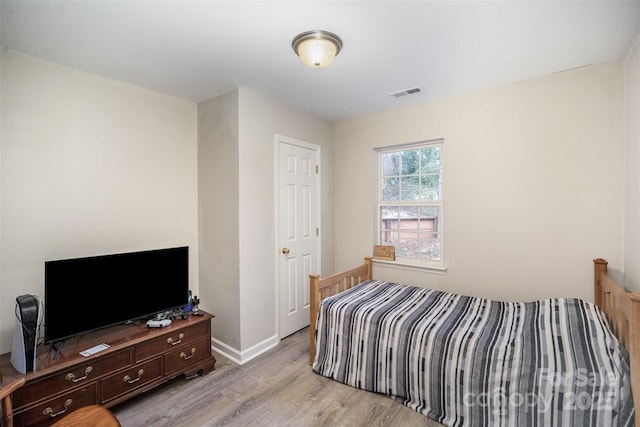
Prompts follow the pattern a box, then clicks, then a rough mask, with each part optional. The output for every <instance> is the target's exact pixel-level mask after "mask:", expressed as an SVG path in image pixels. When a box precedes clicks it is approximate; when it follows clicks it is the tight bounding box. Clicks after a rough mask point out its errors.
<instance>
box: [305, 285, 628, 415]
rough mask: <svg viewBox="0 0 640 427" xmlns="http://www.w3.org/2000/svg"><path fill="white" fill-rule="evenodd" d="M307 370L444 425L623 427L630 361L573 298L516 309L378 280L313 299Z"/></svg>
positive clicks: (595, 313)
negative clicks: (312, 346)
mask: <svg viewBox="0 0 640 427" xmlns="http://www.w3.org/2000/svg"><path fill="white" fill-rule="evenodd" d="M313 370H314V371H315V372H317V373H319V374H321V375H323V376H326V377H329V378H333V379H335V380H337V381H339V382H342V383H344V384H348V385H350V386H353V387H357V388H361V389H364V390H369V391H373V392H378V393H383V394H386V395H388V396H390V397H392V398H394V399H396V400H398V401H400V402H402V403H403V404H404V405H406V406H408V407H410V408H412V409H414V410H416V411H418V412H420V413H422V414H424V415H426V416H428V417H429V418H432V419H434V420H435V421H437V422H439V423H441V424H444V425H447V426H580V427H582V426H598V427H600V426H632V425H633V420H634V410H633V400H632V398H631V387H630V382H629V376H630V372H629V358H628V354H627V352H626V350H625V349H624V347H622V345H621V344H620V343H619V342H618V340H617V339H616V337H615V336H614V335H613V333H612V332H611V330H610V329H609V326H608V324H607V321H606V319H605V317H604V314H603V313H602V312H601V311H600V310H599V309H598V308H597V307H596V306H595V305H593V304H591V303H589V302H586V301H583V300H579V299H548V300H542V301H535V302H528V303H515V302H513V303H512V302H499V301H493V300H488V299H482V298H474V297H466V296H461V295H456V294H451V293H446V292H440V291H434V290H429V289H423V288H417V287H412V286H406V285H398V284H394V283H389V282H382V281H369V282H365V283H363V284H361V285H359V286H357V287H355V288H352V289H350V290H348V291H345V292H343V293H341V294H339V295H335V296H332V297H329V298H327V299H325V300H323V301H322V304H321V306H320V311H319V313H318V321H317V326H316V357H315V360H314V363H313Z"/></svg>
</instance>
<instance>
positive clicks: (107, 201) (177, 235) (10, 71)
mask: <svg viewBox="0 0 640 427" xmlns="http://www.w3.org/2000/svg"><path fill="white" fill-rule="evenodd" d="M1 55H2V57H1V64H2V65H1V69H0V71H1V86H0V90H1V98H2V99H1V108H2V114H1V134H0V136H1V139H2V142H1V146H0V152H1V153H2V164H1V166H2V184H1V196H2V197H1V199H2V211H1V217H0V230H1V236H0V246H1V250H0V260H1V262H2V265H1V275H0V352H7V351H10V350H11V348H10V347H11V339H12V335H13V327H14V306H15V298H16V296H18V295H22V294H25V293H33V294H37V295H39V296H40V297H44V292H43V280H44V261H45V260H51V259H61V258H69V257H81V256H89V255H98V254H106V253H114V252H124V251H130V250H140V249H152V248H160V247H170V246H177V245H189V246H190V248H191V256H190V258H191V259H190V286H191V288H192V289H193V290H195V291H196V292H197V291H198V246H197V243H198V240H197V157H196V156H197V133H196V129H197V106H196V105H195V104H194V103H190V102H186V101H182V100H178V99H176V98H172V97H170V96H166V95H162V94H159V93H154V92H151V91H147V90H144V89H141V88H138V87H134V86H130V85H127V84H124V83H121V82H118V81H115V80H110V79H107V78H103V77H100V76H96V75H92V74H88V73H85V72H82V71H79V70H76V69H71V68H67V67H63V66H60V65H56V64H53V63H50V62H47V61H43V60H41V59H38V58H35V57H32V56H28V55H24V54H21V53H17V52H14V51H11V50H7V49H3V50H2V51H1ZM69 297H70V298H76V299H77V300H78V304H82V303H99V302H98V301H94V302H91V301H90V299H89V297H88V295H70V296H69ZM140 297H141V296H139V295H133V294H132V295H123V301H122V303H123V304H135V300H136V299H137V298H140ZM115 309H117V308H115Z"/></svg>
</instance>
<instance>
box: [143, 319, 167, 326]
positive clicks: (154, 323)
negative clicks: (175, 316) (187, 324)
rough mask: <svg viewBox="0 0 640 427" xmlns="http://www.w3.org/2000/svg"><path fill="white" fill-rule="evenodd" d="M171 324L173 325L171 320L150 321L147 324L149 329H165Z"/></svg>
mask: <svg viewBox="0 0 640 427" xmlns="http://www.w3.org/2000/svg"><path fill="white" fill-rule="evenodd" d="M170 324H171V320H169V319H164V320H149V321H148V322H147V327H148V328H164V327H165V326H169V325H170Z"/></svg>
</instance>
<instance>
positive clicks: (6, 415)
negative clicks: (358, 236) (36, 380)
mask: <svg viewBox="0 0 640 427" xmlns="http://www.w3.org/2000/svg"><path fill="white" fill-rule="evenodd" d="M25 381H26V380H25V379H24V378H23V377H21V378H18V379H15V380H13V381H11V382H9V383H7V384H6V385H5V386H3V387H2V388H0V401H2V427H13V407H12V405H11V393H13V392H14V391H16V390H17V389H19V388H20V387H22V386H23V385H24V383H25Z"/></svg>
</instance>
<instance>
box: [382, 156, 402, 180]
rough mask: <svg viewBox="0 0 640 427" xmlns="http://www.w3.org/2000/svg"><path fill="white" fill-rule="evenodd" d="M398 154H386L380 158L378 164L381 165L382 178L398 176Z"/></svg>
mask: <svg viewBox="0 0 640 427" xmlns="http://www.w3.org/2000/svg"><path fill="white" fill-rule="evenodd" d="M399 158H400V154H399V153H386V154H383V155H382V156H381V159H380V162H381V163H382V176H398V175H400V173H399V171H398V163H399Z"/></svg>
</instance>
